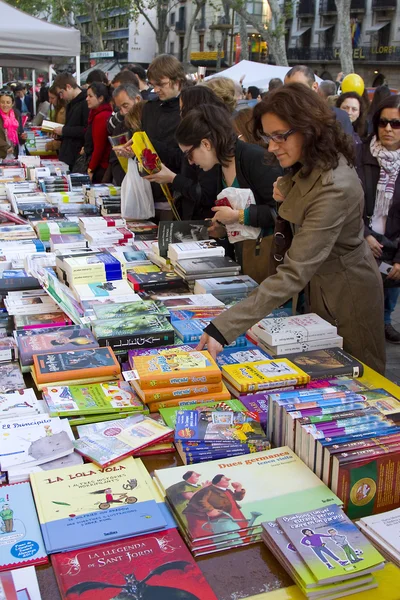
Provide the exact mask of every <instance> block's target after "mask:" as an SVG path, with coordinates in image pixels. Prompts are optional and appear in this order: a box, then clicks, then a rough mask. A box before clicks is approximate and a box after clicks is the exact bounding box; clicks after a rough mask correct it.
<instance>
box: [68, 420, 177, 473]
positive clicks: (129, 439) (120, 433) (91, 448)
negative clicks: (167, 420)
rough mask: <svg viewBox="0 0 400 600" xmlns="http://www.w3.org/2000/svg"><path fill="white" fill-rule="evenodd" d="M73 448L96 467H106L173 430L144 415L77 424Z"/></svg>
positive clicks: (169, 436)
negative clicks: (77, 437) (104, 421)
mask: <svg viewBox="0 0 400 600" xmlns="http://www.w3.org/2000/svg"><path fill="white" fill-rule="evenodd" d="M78 432H79V439H78V440H76V441H75V442H74V447H75V449H76V450H77V451H78V452H79V454H82V456H84V457H85V458H87V459H88V460H91V461H93V462H95V463H96V464H97V465H99V466H100V467H107V466H109V465H111V464H113V463H115V462H117V461H119V460H121V459H122V458H125V457H126V456H129V455H131V454H134V453H138V452H139V450H141V449H142V448H146V446H151V445H152V444H156V443H158V442H161V441H163V440H165V439H167V438H171V437H172V434H173V430H172V429H171V428H170V427H167V426H166V425H163V424H162V423H159V422H158V421H156V420H154V419H151V418H150V417H147V416H144V415H134V416H132V417H127V418H126V419H120V420H117V421H108V422H107V423H96V424H93V425H81V426H80V427H79V430H78Z"/></svg>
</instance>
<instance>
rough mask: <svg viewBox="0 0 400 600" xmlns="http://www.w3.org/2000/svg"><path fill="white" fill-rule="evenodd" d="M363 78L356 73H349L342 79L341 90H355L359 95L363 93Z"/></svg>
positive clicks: (344, 91)
mask: <svg viewBox="0 0 400 600" xmlns="http://www.w3.org/2000/svg"><path fill="white" fill-rule="evenodd" d="M364 87H365V86H364V80H363V79H362V77H360V76H359V75H357V74H356V73H350V74H349V75H346V77H345V78H344V79H343V81H342V92H343V93H346V92H357V94H359V95H360V96H362V95H363V93H364Z"/></svg>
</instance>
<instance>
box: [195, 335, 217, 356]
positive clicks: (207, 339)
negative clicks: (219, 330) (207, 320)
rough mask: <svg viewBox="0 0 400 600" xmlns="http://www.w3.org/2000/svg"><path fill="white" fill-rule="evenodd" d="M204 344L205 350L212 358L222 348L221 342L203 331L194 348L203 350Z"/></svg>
mask: <svg viewBox="0 0 400 600" xmlns="http://www.w3.org/2000/svg"><path fill="white" fill-rule="evenodd" d="M205 346H207V350H208V351H209V353H210V354H211V356H212V357H213V359H214V360H215V359H216V358H217V354H219V353H220V352H222V350H223V346H222V344H220V343H219V342H217V340H215V339H214V338H213V337H211V336H210V335H208V333H203V335H202V336H201V338H200V342H199V343H198V345H197V347H196V350H203V349H204V348H205Z"/></svg>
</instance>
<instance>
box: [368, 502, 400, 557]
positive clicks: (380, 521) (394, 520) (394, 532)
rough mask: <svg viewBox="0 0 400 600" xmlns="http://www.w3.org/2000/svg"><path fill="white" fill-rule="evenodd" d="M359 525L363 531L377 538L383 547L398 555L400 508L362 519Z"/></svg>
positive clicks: (399, 545)
mask: <svg viewBox="0 0 400 600" xmlns="http://www.w3.org/2000/svg"><path fill="white" fill-rule="evenodd" d="M360 523H362V525H363V526H364V528H365V529H364V531H367V532H372V533H374V534H375V535H376V536H378V539H379V541H380V543H381V544H382V545H383V546H386V547H389V550H390V551H392V552H393V551H394V552H395V553H398V554H400V508H395V509H394V510H389V511H387V512H384V513H382V514H380V515H372V516H370V517H363V518H362V519H361V521H360V522H359V523H358V525H359V524H360ZM367 535H368V533H367Z"/></svg>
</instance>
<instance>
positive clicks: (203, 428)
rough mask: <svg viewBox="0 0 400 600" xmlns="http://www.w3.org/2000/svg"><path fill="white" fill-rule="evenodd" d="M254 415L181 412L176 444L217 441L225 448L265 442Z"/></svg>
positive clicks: (224, 412) (177, 420) (177, 424)
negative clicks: (236, 444)
mask: <svg viewBox="0 0 400 600" xmlns="http://www.w3.org/2000/svg"><path fill="white" fill-rule="evenodd" d="M266 439H267V438H266V436H265V433H264V431H263V429H262V427H261V425H260V422H259V421H258V420H257V416H256V415H254V414H253V413H251V414H249V413H246V412H233V411H210V412H208V411H207V412H199V411H197V410H181V411H179V412H178V413H177V415H176V425H175V442H179V441H182V442H185V441H187V440H189V441H202V440H204V441H205V442H214V441H220V442H223V443H226V444H228V445H234V444H235V443H238V442H239V443H241V444H251V443H252V442H253V441H254V442H258V441H264V440H266Z"/></svg>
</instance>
